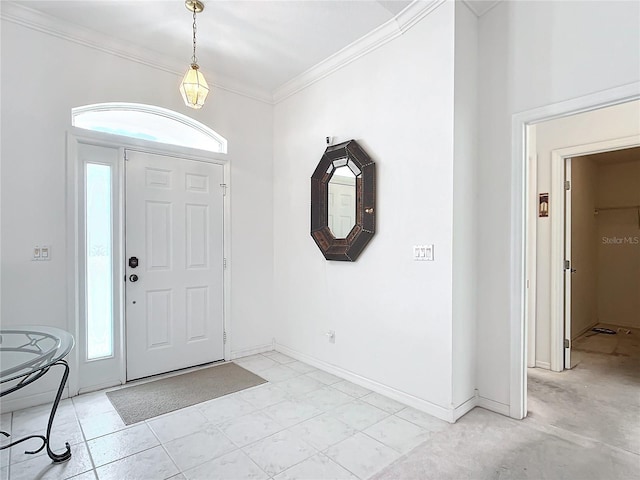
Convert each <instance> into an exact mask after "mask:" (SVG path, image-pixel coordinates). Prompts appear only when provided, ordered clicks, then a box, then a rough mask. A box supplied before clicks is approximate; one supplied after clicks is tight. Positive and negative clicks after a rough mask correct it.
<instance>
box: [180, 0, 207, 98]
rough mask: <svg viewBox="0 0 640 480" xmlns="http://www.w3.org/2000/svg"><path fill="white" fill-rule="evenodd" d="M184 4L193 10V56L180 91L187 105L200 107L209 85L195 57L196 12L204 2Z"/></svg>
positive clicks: (195, 0) (196, 0)
mask: <svg viewBox="0 0 640 480" xmlns="http://www.w3.org/2000/svg"><path fill="white" fill-rule="evenodd" d="M184 5H185V7H186V8H187V10H189V11H190V12H193V56H192V57H191V66H190V67H189V70H187V73H185V75H184V78H183V79H182V83H181V84H180V93H181V94H182V98H183V99H184V103H185V104H186V105H187V107H191V108H202V106H203V105H204V101H205V99H206V98H207V95H208V94H209V85H207V81H206V80H205V79H204V75H203V74H202V73H201V72H200V70H199V68H200V67H199V66H198V59H197V58H196V29H197V28H196V13H200V12H202V11H203V10H204V3H202V2H201V1H200V0H186V1H185V2H184Z"/></svg>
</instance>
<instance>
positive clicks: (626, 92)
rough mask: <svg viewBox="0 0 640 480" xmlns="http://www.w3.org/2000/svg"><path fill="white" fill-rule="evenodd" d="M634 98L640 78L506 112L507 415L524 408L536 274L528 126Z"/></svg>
mask: <svg viewBox="0 0 640 480" xmlns="http://www.w3.org/2000/svg"><path fill="white" fill-rule="evenodd" d="M637 99H640V82H634V83H630V84H627V85H623V86H620V87H616V88H611V89H608V90H603V91H600V92H597V93H593V94H591V95H585V96H583V97H578V98H574V99H571V100H567V101H564V102H559V103H553V104H550V105H546V106H543V107H540V108H535V109H532V110H527V111H524V112H520V113H516V114H514V115H513V116H512V118H511V196H510V200H511V214H510V258H509V272H510V275H509V280H510V281H509V284H510V290H509V327H510V335H509V344H510V354H509V358H510V368H509V416H510V417H512V418H517V419H522V418H524V417H525V416H526V414H527V346H528V345H527V343H528V338H527V337H528V335H527V327H528V324H527V322H528V318H527V317H528V312H529V303H530V299H529V296H528V294H527V282H530V280H531V278H532V277H531V276H530V275H535V263H533V265H532V261H531V258H530V255H535V251H533V252H532V251H531V249H530V244H529V242H528V239H529V238H530V236H531V234H534V233H535V228H536V226H535V222H531V221H528V220H529V219H530V217H531V215H529V214H528V209H527V207H528V206H529V205H531V202H532V200H531V194H532V192H530V190H529V187H530V185H529V179H528V172H530V171H531V166H530V165H529V161H530V159H529V158H528V154H529V150H528V148H527V144H528V138H529V133H528V130H529V126H530V125H534V124H536V123H541V122H544V121H547V120H553V119H555V118H561V117H567V116H570V115H574V114H576V113H582V112H586V111H590V110H597V109H600V108H604V107H609V106H612V105H617V104H620V103H625V102H629V101H632V100H637ZM534 158H535V157H534ZM535 193H536V192H533V194H535ZM534 201H535V200H534ZM534 205H535V203H534ZM531 229H534V230H533V232H532V231H531ZM534 261H535V260H534Z"/></svg>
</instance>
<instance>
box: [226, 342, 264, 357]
mask: <svg viewBox="0 0 640 480" xmlns="http://www.w3.org/2000/svg"><path fill="white" fill-rule="evenodd" d="M271 350H273V344H272V343H266V344H264V345H257V346H255V347H250V348H245V349H242V350H234V351H232V352H231V360H235V359H236V358H241V357H248V356H249V355H256V354H257V353H264V352H270V351H271Z"/></svg>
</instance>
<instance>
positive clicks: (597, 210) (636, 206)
mask: <svg viewBox="0 0 640 480" xmlns="http://www.w3.org/2000/svg"><path fill="white" fill-rule="evenodd" d="M636 209H637V210H638V228H640V205H628V206H626V207H602V208H596V209H595V210H594V211H593V214H594V215H597V214H598V212H599V211H600V210H636Z"/></svg>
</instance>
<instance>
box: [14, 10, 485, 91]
mask: <svg viewBox="0 0 640 480" xmlns="http://www.w3.org/2000/svg"><path fill="white" fill-rule="evenodd" d="M2 3H3V9H2V13H3V16H4V18H7V14H6V11H7V10H8V9H7V8H5V7H7V4H11V6H13V7H15V8H13V12H12V13H11V15H14V16H16V15H17V16H23V17H30V18H31V20H30V21H31V22H32V23H35V24H39V25H40V24H43V23H47V24H48V25H49V28H51V25H52V24H57V26H59V27H60V28H63V29H66V30H67V31H68V30H69V29H70V28H71V29H73V28H75V29H76V32H77V31H78V29H80V31H84V32H85V34H84V35H82V36H84V37H85V38H86V37H87V36H92V37H94V38H95V40H94V43H97V44H98V45H101V44H105V43H107V42H108V43H110V44H113V43H114V42H117V47H116V48H115V49H116V50H122V49H123V48H125V49H130V50H132V51H133V50H135V51H136V52H137V57H142V58H143V59H148V61H149V63H154V62H155V63H158V64H162V65H163V66H164V67H165V68H168V69H170V70H176V71H180V70H182V69H186V67H187V66H188V64H189V63H190V60H191V53H192V39H191V35H192V32H191V24H192V18H191V16H192V14H191V13H190V12H189V11H187V9H186V8H185V6H184V0H156V1H150V0H127V1H116V0H85V1H69V0H22V1H13V2H6V1H2ZM204 3H205V9H204V11H203V12H202V13H200V14H198V15H197V26H198V32H197V56H198V63H199V64H200V68H201V71H202V72H203V73H205V75H206V76H207V78H208V79H209V80H210V82H211V83H215V84H218V85H221V86H226V87H227V88H231V89H234V90H237V91H243V92H261V93H262V94H263V95H260V94H258V96H263V97H267V96H269V97H270V96H271V95H272V94H273V92H274V91H276V90H277V89H278V88H279V87H281V86H282V85H284V84H286V83H287V82H289V81H291V80H292V79H294V78H296V77H298V76H300V75H301V74H302V73H303V72H305V71H307V70H309V69H311V68H312V67H314V66H316V65H318V64H319V63H321V62H323V61H324V60H325V59H327V58H329V57H331V56H332V55H334V54H336V53H337V52H339V51H340V50H341V49H344V48H345V47H347V46H349V45H351V44H353V43H354V42H356V41H357V40H359V39H361V38H362V37H365V36H367V34H369V33H370V32H372V31H374V30H376V29H378V27H380V26H382V25H383V24H387V23H388V22H390V21H392V20H393V19H394V18H395V17H396V16H397V15H398V14H400V13H401V12H402V11H403V10H405V9H407V10H409V9H408V8H407V7H409V6H410V4H411V3H412V1H411V0H388V1H373V0H320V1H318V0H287V1H283V0H204ZM414 3H420V4H421V5H427V4H429V3H435V2H432V1H422V2H414ZM465 3H466V4H467V5H468V6H469V7H470V8H471V9H472V10H473V11H474V12H475V13H476V14H478V15H481V14H482V13H484V12H485V11H487V10H488V9H489V8H490V7H491V6H493V5H494V4H495V3H496V2H495V1H478V0H469V1H466V2H465ZM415 6H416V5H413V7H415ZM16 12H18V13H17V14H16ZM34 16H37V18H35V19H34ZM72 36H73V35H72ZM75 37H78V35H77V33H76V35H75ZM112 49H113V48H112Z"/></svg>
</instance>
